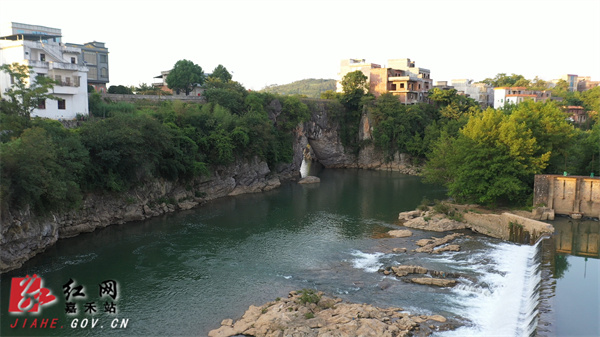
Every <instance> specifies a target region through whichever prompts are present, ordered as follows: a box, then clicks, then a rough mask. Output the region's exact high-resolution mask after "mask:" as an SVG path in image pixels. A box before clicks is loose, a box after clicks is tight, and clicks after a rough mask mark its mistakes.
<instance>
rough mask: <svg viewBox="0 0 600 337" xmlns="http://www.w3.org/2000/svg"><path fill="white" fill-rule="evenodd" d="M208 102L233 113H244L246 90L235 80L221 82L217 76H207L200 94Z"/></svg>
mask: <svg viewBox="0 0 600 337" xmlns="http://www.w3.org/2000/svg"><path fill="white" fill-rule="evenodd" d="M202 95H203V96H204V97H205V98H206V101H207V102H208V103H213V104H218V105H220V106H222V107H225V108H227V109H229V111H231V112H232V113H234V114H237V115H241V114H243V113H244V108H245V105H244V103H245V100H246V96H247V95H248V91H247V90H246V88H244V86H243V85H241V84H240V83H239V82H236V81H228V82H223V81H221V79H218V78H209V79H208V80H207V81H206V83H205V84H204V93H203V94H202Z"/></svg>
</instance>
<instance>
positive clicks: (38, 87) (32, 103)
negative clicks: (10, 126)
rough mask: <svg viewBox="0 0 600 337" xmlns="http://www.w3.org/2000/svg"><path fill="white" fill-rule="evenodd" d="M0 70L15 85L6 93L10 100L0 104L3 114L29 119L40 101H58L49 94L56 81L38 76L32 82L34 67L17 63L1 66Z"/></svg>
mask: <svg viewBox="0 0 600 337" xmlns="http://www.w3.org/2000/svg"><path fill="white" fill-rule="evenodd" d="M0 70H1V71H4V72H6V73H7V74H8V75H10V77H11V82H12V83H13V84H12V86H11V87H10V88H8V89H7V90H6V91H5V92H4V95H5V96H7V97H8V99H7V100H6V101H4V100H3V101H2V103H1V104H0V111H1V112H2V113H4V114H7V115H13V116H21V117H24V118H26V119H29V118H30V116H31V112H32V111H33V110H34V109H35V108H37V106H38V103H39V102H40V101H42V100H46V99H57V98H56V97H55V96H53V95H52V94H51V93H49V91H50V90H51V89H52V88H54V84H56V81H53V80H52V79H50V78H49V77H46V76H42V75H38V76H36V77H35V79H34V80H32V79H33V78H32V75H33V74H34V72H33V70H32V67H30V66H28V65H24V64H19V63H16V62H15V63H12V64H3V65H1V66H0Z"/></svg>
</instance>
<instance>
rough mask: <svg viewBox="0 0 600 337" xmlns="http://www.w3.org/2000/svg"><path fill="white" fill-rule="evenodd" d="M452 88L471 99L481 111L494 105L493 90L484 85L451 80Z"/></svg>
mask: <svg viewBox="0 0 600 337" xmlns="http://www.w3.org/2000/svg"><path fill="white" fill-rule="evenodd" d="M452 87H453V88H454V89H456V91H457V92H458V93H459V94H461V95H465V96H467V97H469V98H472V99H474V100H476V101H477V103H479V105H480V106H481V108H482V109H485V108H487V107H489V106H492V105H494V88H493V87H492V86H490V85H487V84H485V83H475V81H473V80H469V79H460V80H452Z"/></svg>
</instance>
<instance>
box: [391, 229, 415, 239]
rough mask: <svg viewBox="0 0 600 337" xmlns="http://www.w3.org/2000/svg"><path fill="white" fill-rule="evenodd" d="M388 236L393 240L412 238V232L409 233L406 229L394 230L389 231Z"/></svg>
mask: <svg viewBox="0 0 600 337" xmlns="http://www.w3.org/2000/svg"><path fill="white" fill-rule="evenodd" d="M388 235H389V236H392V237H395V238H405V237H409V236H412V232H411V231H409V230H408V229H396V230H392V231H389V232H388Z"/></svg>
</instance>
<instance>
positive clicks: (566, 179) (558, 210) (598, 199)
mask: <svg viewBox="0 0 600 337" xmlns="http://www.w3.org/2000/svg"><path fill="white" fill-rule="evenodd" d="M533 204H534V206H539V205H544V206H546V207H547V208H549V209H553V210H554V212H555V214H565V215H571V216H587V217H594V218H598V217H600V178H598V177H596V178H594V177H583V176H561V175H536V176H535V184H534V197H533Z"/></svg>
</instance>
